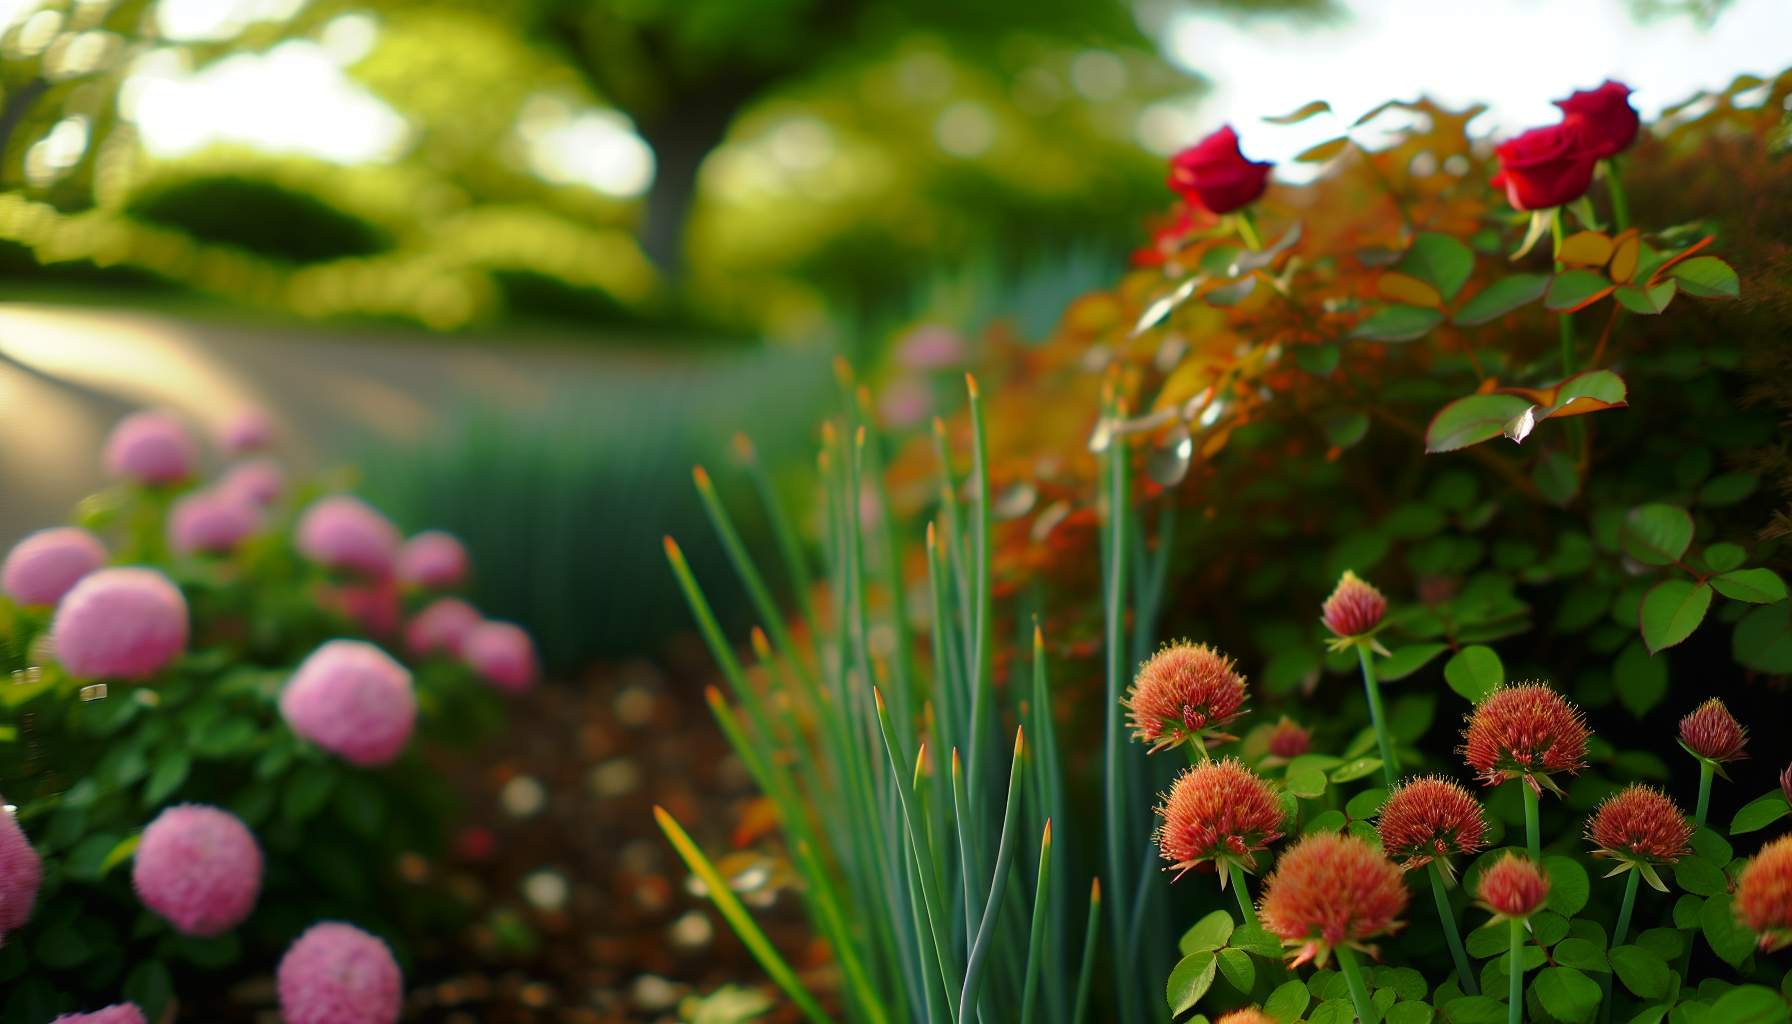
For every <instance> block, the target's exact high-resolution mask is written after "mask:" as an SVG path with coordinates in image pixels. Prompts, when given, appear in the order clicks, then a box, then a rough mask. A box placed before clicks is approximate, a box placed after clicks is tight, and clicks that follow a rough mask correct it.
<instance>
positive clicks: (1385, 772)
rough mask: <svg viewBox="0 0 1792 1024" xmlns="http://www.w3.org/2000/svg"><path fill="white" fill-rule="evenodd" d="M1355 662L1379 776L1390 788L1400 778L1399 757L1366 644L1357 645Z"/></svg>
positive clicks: (1373, 664) (1373, 663) (1379, 685)
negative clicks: (1371, 728)
mask: <svg viewBox="0 0 1792 1024" xmlns="http://www.w3.org/2000/svg"><path fill="white" fill-rule="evenodd" d="M1356 656H1357V662H1358V664H1360V665H1361V666H1362V669H1363V694H1364V696H1365V697H1367V698H1368V701H1369V723H1370V724H1371V725H1373V726H1374V727H1375V744H1376V746H1377V747H1378V748H1380V750H1381V776H1382V778H1384V779H1386V780H1387V784H1388V785H1389V786H1392V785H1393V784H1394V783H1395V781H1396V780H1397V779H1399V777H1400V760H1399V756H1398V755H1396V754H1395V753H1394V738H1393V737H1392V736H1391V735H1389V734H1388V724H1387V715H1386V714H1385V713H1384V712H1383V711H1382V708H1381V684H1380V683H1379V682H1378V681H1377V680H1376V678H1375V662H1374V661H1373V660H1372V656H1371V654H1370V653H1369V645H1368V644H1358V645H1357V648H1356Z"/></svg>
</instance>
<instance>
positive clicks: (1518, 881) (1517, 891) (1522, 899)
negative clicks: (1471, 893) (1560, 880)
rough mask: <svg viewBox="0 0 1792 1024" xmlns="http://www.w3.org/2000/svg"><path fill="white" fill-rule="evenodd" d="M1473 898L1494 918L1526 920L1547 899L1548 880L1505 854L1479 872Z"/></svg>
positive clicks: (1524, 862) (1526, 863) (1529, 865)
mask: <svg viewBox="0 0 1792 1024" xmlns="http://www.w3.org/2000/svg"><path fill="white" fill-rule="evenodd" d="M1475 895H1476V897H1477V899H1476V902H1478V903H1480V904H1481V906H1483V907H1486V908H1487V909H1488V910H1491V911H1493V915H1494V917H1496V918H1514V917H1518V918H1524V917H1530V916H1531V915H1532V914H1534V913H1536V912H1537V911H1538V910H1539V909H1541V908H1542V907H1543V901H1544V900H1546V899H1548V898H1549V879H1548V878H1547V877H1545V876H1544V874H1543V872H1541V871H1539V870H1537V865H1535V864H1532V863H1531V862H1530V860H1529V859H1527V858H1525V857H1521V856H1519V855H1518V854H1516V853H1511V852H1508V853H1507V854H1506V855H1505V856H1504V857H1501V858H1500V859H1499V860H1497V861H1494V862H1493V866H1492V867H1490V868H1488V869H1487V870H1486V871H1484V872H1482V874H1481V884H1480V885H1479V886H1477V887H1476V893H1475Z"/></svg>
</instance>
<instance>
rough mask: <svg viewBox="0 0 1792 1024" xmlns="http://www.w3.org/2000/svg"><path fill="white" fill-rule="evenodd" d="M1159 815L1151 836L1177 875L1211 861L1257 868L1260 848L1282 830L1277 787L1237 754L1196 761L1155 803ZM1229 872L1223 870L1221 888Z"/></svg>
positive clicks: (1277, 837) (1280, 807)
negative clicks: (1270, 783) (1215, 759)
mask: <svg viewBox="0 0 1792 1024" xmlns="http://www.w3.org/2000/svg"><path fill="white" fill-rule="evenodd" d="M1157 816H1158V817H1160V818H1162V819H1163V821H1162V822H1161V823H1160V824H1159V825H1158V826H1157V832H1156V834H1155V835H1154V836H1153V837H1152V838H1153V839H1155V840H1156V841H1157V849H1158V852H1159V853H1160V854H1162V855H1163V858H1164V859H1165V860H1167V861H1169V862H1170V867H1171V868H1173V869H1174V870H1175V871H1176V877H1177V878H1181V877H1182V876H1183V874H1185V873H1186V872H1188V871H1189V870H1190V869H1191V868H1194V867H1196V866H1198V865H1201V864H1205V863H1207V862H1208V861H1226V862H1228V863H1233V864H1237V865H1239V866H1240V867H1242V868H1244V869H1245V870H1246V871H1252V870H1255V869H1256V867H1257V851H1258V850H1261V849H1264V848H1265V847H1267V846H1268V845H1269V844H1270V843H1272V842H1275V841H1276V840H1277V839H1279V838H1281V835H1282V802H1281V801H1280V800H1278V799H1277V798H1276V793H1275V790H1274V789H1271V788H1270V785H1269V783H1267V782H1265V781H1263V779H1262V778H1260V777H1258V775H1257V773H1256V772H1253V771H1251V770H1250V769H1249V768H1246V767H1245V766H1244V762H1243V761H1240V760H1238V759H1237V758H1235V757H1229V758H1226V759H1225V760H1223V761H1208V762H1206V763H1204V764H1198V765H1195V766H1194V767H1192V768H1189V769H1188V770H1186V771H1184V772H1183V773H1182V774H1181V775H1179V776H1177V777H1176V781H1175V783H1174V784H1172V785H1171V787H1170V793H1169V796H1167V797H1165V798H1164V799H1163V801H1162V802H1161V803H1159V804H1158V805H1157ZM1227 874H1228V873H1227V872H1221V874H1220V886H1221V887H1222V888H1224V887H1225V884H1226V875H1227Z"/></svg>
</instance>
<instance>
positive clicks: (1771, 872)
mask: <svg viewBox="0 0 1792 1024" xmlns="http://www.w3.org/2000/svg"><path fill="white" fill-rule="evenodd" d="M1736 919H1737V920H1739V921H1741V922H1742V923H1743V925H1744V926H1745V927H1747V928H1748V930H1749V931H1751V932H1754V933H1755V934H1756V935H1757V936H1759V937H1760V939H1761V948H1762V949H1764V950H1767V951H1768V952H1773V951H1775V950H1778V949H1783V948H1785V947H1786V946H1788V945H1792V836H1781V837H1779V838H1778V839H1775V840H1774V841H1773V842H1771V843H1768V844H1767V845H1766V846H1763V847H1761V852H1760V853H1757V854H1755V859H1754V860H1751V861H1749V862H1748V866H1747V867H1745V868H1743V869H1742V875H1741V877H1739V878H1737V879H1736Z"/></svg>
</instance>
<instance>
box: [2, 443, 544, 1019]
mask: <svg viewBox="0 0 1792 1024" xmlns="http://www.w3.org/2000/svg"><path fill="white" fill-rule="evenodd" d="M251 428H253V429H251ZM271 442H272V434H271V432H270V431H268V430H267V429H266V421H265V418H263V419H262V420H261V422H260V423H256V422H253V421H251V420H245V421H243V422H239V423H236V424H233V425H232V427H231V429H230V430H228V431H226V432H225V433H224V434H222V435H221V436H220V437H219V443H220V444H221V446H222V448H223V449H224V451H223V452H220V453H210V452H205V451H202V450H201V446H200V444H199V442H198V441H197V440H196V435H195V434H194V433H193V432H192V431H190V430H189V429H188V428H187V427H186V425H185V424H183V423H182V422H181V421H179V420H178V419H176V418H175V417H173V416H172V415H169V414H165V413H159V412H158V413H146V414H139V415H135V416H131V417H128V418H127V419H126V420H125V421H124V422H122V423H121V424H120V425H119V426H118V428H117V429H116V430H115V431H114V432H113V435H112V437H111V439H110V440H109V441H108V442H107V447H106V452H105V462H106V466H107V469H108V471H109V474H110V475H111V476H112V477H113V478H114V479H115V480H116V482H115V483H114V484H112V485H111V486H110V487H109V489H108V490H107V491H106V492H105V493H104V494H102V495H99V496H96V498H95V499H93V500H91V501H88V502H84V503H83V504H82V505H81V506H80V508H81V517H80V521H79V522H78V523H77V524H76V525H70V526H59V527H54V528H51V529H46V530H41V531H38V532H36V533H33V534H30V535H29V536H26V537H24V538H22V539H20V540H18V542H17V543H16V544H15V545H14V546H13V547H12V549H11V551H10V552H8V553H6V555H5V562H4V565H3V567H0V591H3V596H0V658H4V660H5V664H4V666H0V667H3V668H4V670H5V672H6V673H7V674H8V676H6V677H0V780H4V782H3V786H4V793H5V797H4V799H0V806H4V807H6V808H7V809H6V810H5V811H0V1024H45V1022H48V1021H51V1020H52V1019H55V1020H69V1021H98V1022H104V1024H121V1022H138V1024H141V1022H144V1021H146V1020H158V1021H159V1020H163V1019H166V1018H165V1015H166V1014H168V1013H170V1012H171V1011H172V1012H176V1013H178V1017H179V1019H182V1020H213V1019H221V1018H219V1016H218V1014H219V1012H220V1011H219V1009H218V1004H217V1002H216V1000H217V998H218V993H221V992H223V991H225V990H226V989H227V988H228V987H229V984H228V983H234V981H235V980H236V978H237V977H239V976H247V975H253V974H262V975H268V974H272V973H273V972H274V971H275V968H276V965H281V966H280V968H279V973H280V990H281V1000H282V1004H283V1006H284V1008H285V1013H286V1019H287V1020H288V1021H300V1020H303V1021H318V1022H349V1024H355V1022H362V1021H366V1022H375V1021H391V1020H394V1019H395V1018H396V1015H397V1012H398V1007H399V1005H400V1003H401V1001H402V982H401V980H400V974H399V971H398V967H397V961H396V960H395V959H394V955H395V954H394V951H396V953H397V955H398V956H400V957H402V956H403V955H405V950H406V948H407V946H408V944H409V943H410V942H411V941H414V940H415V939H416V938H418V937H419V935H420V934H421V931H422V930H423V929H426V928H435V927H437V926H439V924H440V923H441V922H442V921H443V920H444V916H443V915H444V914H457V913H460V912H461V911H460V910H459V909H457V908H458V907H459V906H460V904H458V903H456V902H453V901H450V900H448V899H447V894H446V892H445V890H444V889H443V888H442V887H441V885H440V884H439V883H436V882H433V881H431V882H426V883H422V884H419V883H417V882H416V881H415V880H414V879H412V880H411V881H408V882H405V883H404V884H400V880H399V878H398V877H397V872H398V869H399V865H400V863H401V862H406V863H415V862H417V860H418V859H419V858H421V861H422V862H423V863H427V862H428V861H429V859H431V858H434V857H437V856H441V855H445V854H446V852H447V844H448V840H449V837H450V835H451V830H450V828H449V816H450V814H451V813H452V811H453V807H452V804H451V801H450V800H449V798H448V794H447V792H446V789H445V787H444V784H443V782H442V780H441V778H440V776H439V773H438V772H436V771H433V770H431V769H430V768H429V767H427V766H426V765H425V764H424V761H423V756H422V751H423V749H424V748H426V747H436V746H440V745H444V744H450V743H465V742H469V741H472V740H476V739H477V738H478V737H480V736H481V735H482V734H484V733H485V732H486V731H488V730H489V729H490V728H491V724H492V723H493V722H494V721H496V720H497V719H498V718H499V717H501V705H502V702H503V700H504V699H505V696H506V695H507V694H508V693H510V692H512V691H515V690H518V689H521V688H524V687H526V686H528V685H529V684H530V683H532V682H533V680H534V678H535V673H536V662H535V657H534V648H533V645H532V644H531V642H530V640H529V637H528V635H527V634H526V633H524V632H523V631H522V630H521V629H519V628H518V627H516V626H513V625H510V624H508V623H487V622H486V621H485V618H484V616H483V615H482V614H481V613H480V612H479V611H478V609H476V608H475V607H474V606H473V605H472V604H471V603H469V602H468V601H467V600H465V599H463V598H461V597H449V596H445V595H443V594H442V593H441V591H442V590H443V589H448V588H454V587H457V586H459V585H460V584H462V583H463V582H464V581H465V580H466V579H467V578H468V577H469V575H470V572H471V564H470V559H469V558H468V556H467V553H466V551H465V549H464V547H463V546H462V545H461V544H460V542H459V541H458V540H457V539H455V538H453V537H451V536H449V535H447V534H444V533H440V532H438V531H427V530H426V531H423V532H421V533H418V534H416V535H415V536H413V537H412V539H411V541H410V542H409V543H408V544H405V543H403V541H402V538H403V534H401V533H400V531H399V530H398V528H397V527H396V526H395V525H393V524H392V523H391V522H390V521H388V520H387V518H386V517H385V516H384V515H382V514H381V513H380V512H379V511H378V510H377V509H375V508H373V507H372V506H370V505H368V504H367V503H366V502H364V501H362V500H360V499H358V498H355V497H353V496H350V495H347V494H343V493H321V494H320V492H319V490H318V488H316V487H315V486H314V485H310V484H307V483H306V482H304V481H302V480H299V479H296V478H289V475H288V473H287V472H286V470H285V469H284V468H283V467H282V465H281V464H280V462H279V460H278V455H277V454H276V453H274V452H271V451H269V445H270V444H271ZM248 452H253V453H255V454H253V456H251V457H249V458H247V459H246V460H244V461H235V462H230V463H224V460H223V459H222V458H218V457H216V456H218V455H227V456H232V457H235V456H240V455H243V454H244V453H248ZM220 463H223V464H224V465H225V468H224V469H223V470H222V473H221V475H219V476H218V477H216V478H208V476H207V473H206V467H207V466H208V465H214V464H220ZM475 635H478V636H483V637H484V638H485V639H483V640H481V641H480V643H479V644H478V646H477V648H476V650H475V651H474V652H473V653H472V654H465V653H463V647H464V646H465V644H466V641H467V639H468V638H469V637H472V636H475ZM401 658H403V659H404V660H403V661H401V660H400V659H401ZM21 725H22V726H23V730H28V732H26V734H25V736H24V739H25V740H26V742H18V741H17V740H18V739H19V738H20V732H21V731H23V730H21V729H20V726H21ZM325 916H328V917H331V918H334V919H340V920H341V921H344V922H348V923H346V924H330V925H324V926H319V927H317V928H312V929H311V930H310V931H309V932H305V929H306V928H307V927H309V926H311V925H313V924H315V923H316V922H317V920H318V919H319V918H321V917H325ZM351 925H358V926H360V927H366V928H375V927H377V928H378V929H379V930H380V932H381V934H382V936H383V937H384V938H385V940H386V941H388V942H391V943H392V946H391V948H388V947H387V945H386V944H385V942H382V941H380V940H378V939H374V938H372V937H370V936H369V935H367V934H366V933H364V932H361V931H358V930H356V928H355V927H351ZM301 932H304V933H305V936H306V937H305V938H304V939H302V940H301V941H300V942H298V943H296V944H295V943H294V939H295V938H297V937H298V936H299V935H300V933H301ZM289 945H291V946H292V951H291V953H290V955H288V957H287V959H286V960H285V961H284V962H283V961H282V960H281V959H280V956H281V951H282V950H284V949H286V948H287V947H288V946H289ZM93 1007H105V1009H99V1010H91V1009H90V1008H93Z"/></svg>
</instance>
